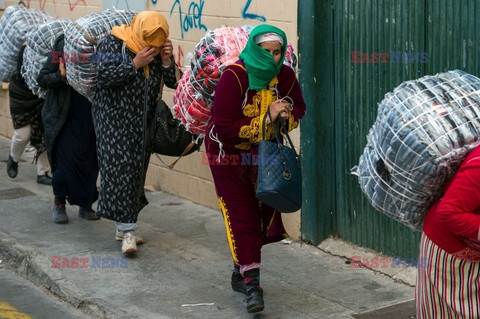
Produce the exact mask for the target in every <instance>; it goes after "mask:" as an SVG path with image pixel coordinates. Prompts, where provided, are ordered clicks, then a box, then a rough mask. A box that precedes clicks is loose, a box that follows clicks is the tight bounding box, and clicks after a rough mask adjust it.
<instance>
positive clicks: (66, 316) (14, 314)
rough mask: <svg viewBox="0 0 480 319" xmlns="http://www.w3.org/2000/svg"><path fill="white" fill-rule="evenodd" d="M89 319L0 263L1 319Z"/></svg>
mask: <svg viewBox="0 0 480 319" xmlns="http://www.w3.org/2000/svg"><path fill="white" fill-rule="evenodd" d="M30 318H34V319H44V318H45V319H55V318H62V319H87V318H89V317H88V316H87V315H85V314H84V313H82V312H80V311H79V310H77V309H74V308H73V307H72V306H71V305H69V304H66V303H64V302H61V301H59V300H57V299H56V298H55V297H53V296H51V295H50V294H49V293H48V292H46V291H44V290H42V289H40V288H37V287H36V286H34V285H32V284H31V283H30V282H29V281H27V280H25V279H23V278H22V277H19V276H18V275H16V274H15V273H14V272H12V271H10V270H7V269H5V268H3V267H2V266H1V263H0V319H30Z"/></svg>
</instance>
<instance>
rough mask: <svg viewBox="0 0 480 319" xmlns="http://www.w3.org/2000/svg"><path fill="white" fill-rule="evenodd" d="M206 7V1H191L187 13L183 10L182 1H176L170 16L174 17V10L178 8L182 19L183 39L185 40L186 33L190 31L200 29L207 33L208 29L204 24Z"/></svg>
mask: <svg viewBox="0 0 480 319" xmlns="http://www.w3.org/2000/svg"><path fill="white" fill-rule="evenodd" d="M204 5H205V0H199V1H198V2H196V1H191V2H190V4H189V5H188V9H187V11H186V12H184V11H183V10H182V4H181V2H180V0H175V2H174V3H173V5H172V8H171V9H170V16H172V12H173V10H174V9H175V8H176V7H177V6H178V13H179V17H180V30H181V32H182V39H183V38H184V35H185V32H188V31H189V30H190V29H198V30H204V31H207V27H206V26H205V25H204V24H203V23H202V14H203V6H204Z"/></svg>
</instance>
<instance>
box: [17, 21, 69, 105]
mask: <svg viewBox="0 0 480 319" xmlns="http://www.w3.org/2000/svg"><path fill="white" fill-rule="evenodd" d="M69 22H71V20H70V19H56V20H52V21H48V22H46V23H44V24H42V25H40V26H38V28H36V29H34V30H32V31H30V32H29V33H28V34H27V46H26V47H25V51H24V52H23V65H22V75H23V78H24V79H25V82H26V83H27V85H28V87H29V88H30V90H31V91H32V92H33V93H35V94H37V95H39V96H41V97H44V95H45V93H46V91H47V90H45V89H42V88H40V87H39V86H38V82H37V78H38V75H39V73H40V70H41V69H42V67H43V65H44V64H45V62H46V61H47V57H48V54H49V53H50V52H51V51H52V50H53V46H54V45H55V40H56V39H57V37H58V36H60V35H61V34H63V30H64V29H65V27H66V26H67V25H68V23H69Z"/></svg>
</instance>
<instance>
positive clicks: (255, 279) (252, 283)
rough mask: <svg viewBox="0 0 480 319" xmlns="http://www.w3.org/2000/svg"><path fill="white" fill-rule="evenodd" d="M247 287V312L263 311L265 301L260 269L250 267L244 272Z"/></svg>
mask: <svg viewBox="0 0 480 319" xmlns="http://www.w3.org/2000/svg"><path fill="white" fill-rule="evenodd" d="M243 275H244V277H245V288H246V290H247V296H248V297H247V299H246V302H247V312H249V313H254V312H259V311H262V310H263V308H264V307H265V303H264V302H263V289H262V288H260V269H258V268H255V269H250V270H247V271H246V272H245V273H244V274H243Z"/></svg>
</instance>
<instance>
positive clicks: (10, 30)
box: [0, 5, 53, 82]
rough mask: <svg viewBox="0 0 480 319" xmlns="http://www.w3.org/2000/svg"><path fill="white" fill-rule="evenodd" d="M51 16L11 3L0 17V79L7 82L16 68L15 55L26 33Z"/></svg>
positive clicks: (50, 18) (25, 37)
mask: <svg viewBox="0 0 480 319" xmlns="http://www.w3.org/2000/svg"><path fill="white" fill-rule="evenodd" d="M52 19H53V18H52V17H51V16H50V15H49V14H48V13H46V12H44V11H41V10H37V9H28V8H27V7H25V6H23V5H13V6H9V7H7V8H6V9H5V12H4V14H3V15H2V18H1V19H0V57H2V58H1V59H0V81H3V82H8V81H9V80H10V77H11V76H12V75H13V74H14V73H15V71H16V68H17V56H18V54H19V52H20V49H21V48H22V44H23V42H24V41H25V40H26V39H27V33H28V32H29V31H31V30H34V29H35V28H37V26H38V25H41V24H44V23H45V22H47V21H50V20H52Z"/></svg>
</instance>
